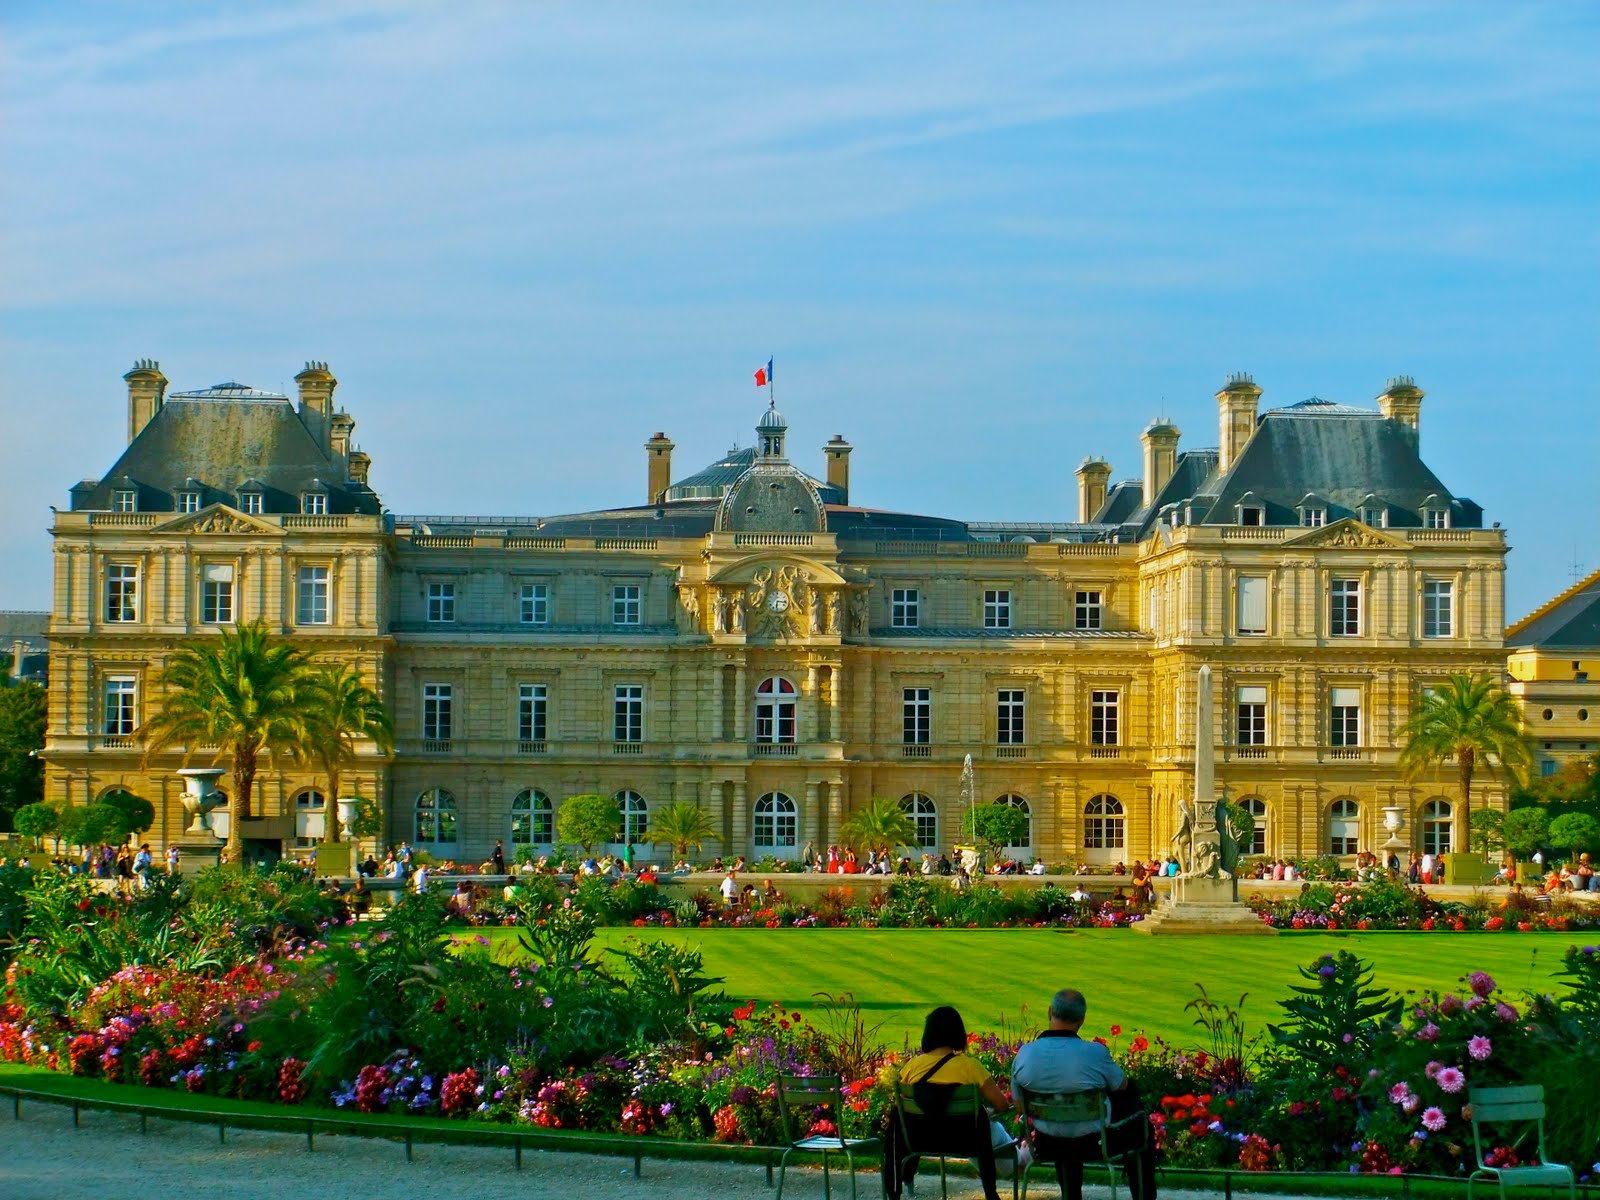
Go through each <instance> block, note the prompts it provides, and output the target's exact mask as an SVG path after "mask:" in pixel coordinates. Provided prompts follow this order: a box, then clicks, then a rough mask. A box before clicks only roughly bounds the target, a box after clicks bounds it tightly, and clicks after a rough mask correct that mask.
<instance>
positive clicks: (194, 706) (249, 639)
mask: <svg viewBox="0 0 1600 1200" xmlns="http://www.w3.org/2000/svg"><path fill="white" fill-rule="evenodd" d="M308 671H309V668H308V662H307V658H306V653H305V651H303V650H299V649H297V648H295V647H294V646H291V645H289V644H288V643H286V642H281V641H275V640H274V639H273V637H272V635H271V634H270V633H269V632H268V631H267V626H266V623H265V622H264V621H252V622H251V623H250V624H248V625H241V626H240V627H239V628H238V630H236V631H234V630H226V629H225V630H223V631H222V636H221V637H220V638H218V639H216V640H209V639H208V640H206V641H203V642H191V643H189V644H188V645H186V646H183V647H181V648H180V649H179V650H178V652H177V654H176V655H174V656H173V659H172V661H171V662H170V663H168V664H167V667H166V669H165V670H164V671H162V672H161V678H160V682H161V685H162V687H163V688H164V689H165V691H166V694H165V695H164V696H163V697H162V700H161V707H160V709H159V711H157V713H156V715H155V716H154V717H152V718H151V719H150V720H149V721H148V722H146V723H145V726H144V728H143V729H142V730H140V735H141V736H142V737H143V738H144V741H145V761H146V762H148V761H149V758H150V756H151V755H153V754H155V753H157V752H159V751H161V750H165V749H167V748H169V747H172V746H182V747H183V748H184V761H185V762H187V761H188V760H189V758H190V757H191V756H192V755H193V754H194V753H195V752H196V751H197V750H201V749H203V748H204V747H208V746H216V747H218V748H219V749H218V750H217V752H216V755H215V757H214V758H213V760H212V761H213V762H222V761H223V760H227V761H228V763H229V765H230V768H231V770H232V774H233V790H232V793H231V794H230V795H229V797H228V847H227V849H228V858H229V861H230V862H233V863H235V864H237V863H240V862H242V861H243V851H244V822H245V819H246V818H247V817H249V815H250V798H251V794H252V792H253V790H254V788H255V779H256V769H257V767H258V765H259V763H260V760H261V756H262V755H263V754H271V753H273V752H274V751H284V750H288V751H291V752H292V751H294V750H295V748H296V747H298V746H301V745H304V744H305V743H306V740H307V736H306V715H305V701H306V696H307V693H308V691H309V687H308Z"/></svg>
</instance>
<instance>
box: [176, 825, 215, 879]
mask: <svg viewBox="0 0 1600 1200" xmlns="http://www.w3.org/2000/svg"><path fill="white" fill-rule="evenodd" d="M174 844H175V845H176V846H177V847H178V874H179V875H180V876H181V877H182V878H184V879H193V878H194V877H195V876H196V875H198V874H200V872H201V871H204V870H207V869H208V868H210V867H216V866H220V865H221V863H222V851H223V849H224V847H225V845H226V843H223V842H219V841H217V839H216V838H214V837H211V836H210V835H207V836H206V837H205V838H204V839H200V838H187V839H186V838H175V839H174Z"/></svg>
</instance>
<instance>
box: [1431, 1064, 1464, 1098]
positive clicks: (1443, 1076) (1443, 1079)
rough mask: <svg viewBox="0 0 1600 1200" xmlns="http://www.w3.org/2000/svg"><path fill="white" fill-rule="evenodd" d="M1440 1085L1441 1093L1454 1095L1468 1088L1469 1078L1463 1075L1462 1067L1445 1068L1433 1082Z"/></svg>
mask: <svg viewBox="0 0 1600 1200" xmlns="http://www.w3.org/2000/svg"><path fill="white" fill-rule="evenodd" d="M1433 1081H1434V1082H1435V1083H1437V1084H1438V1085H1439V1088H1440V1090H1441V1091H1446V1092H1449V1093H1451V1094H1452V1095H1454V1094H1455V1093H1456V1092H1459V1091H1460V1090H1461V1089H1462V1088H1464V1087H1466V1086H1467V1077H1466V1076H1465V1075H1463V1074H1462V1073H1461V1068H1460V1067H1444V1068H1442V1069H1441V1070H1440V1071H1439V1074H1438V1075H1436V1076H1435V1077H1434V1080H1433Z"/></svg>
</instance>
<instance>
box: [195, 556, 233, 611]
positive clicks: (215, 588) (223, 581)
mask: <svg viewBox="0 0 1600 1200" xmlns="http://www.w3.org/2000/svg"><path fill="white" fill-rule="evenodd" d="M200 623H201V624H202V625H232V624H233V564H231V563H206V564H205V565H204V566H203V567H201V568H200Z"/></svg>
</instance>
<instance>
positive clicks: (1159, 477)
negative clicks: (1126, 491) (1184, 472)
mask: <svg viewBox="0 0 1600 1200" xmlns="http://www.w3.org/2000/svg"><path fill="white" fill-rule="evenodd" d="M1180 436H1181V431H1180V430H1179V429H1178V427H1177V426H1176V425H1174V424H1172V422H1170V421H1168V420H1166V419H1165V418H1163V419H1161V420H1157V421H1151V422H1150V425H1149V428H1147V429H1146V430H1145V431H1144V432H1143V433H1141V434H1140V435H1139V444H1140V445H1142V446H1143V447H1144V502H1145V504H1146V505H1147V506H1148V505H1151V504H1154V503H1155V502H1156V497H1157V496H1159V495H1160V494H1161V489H1162V488H1164V487H1166V486H1167V480H1169V479H1171V478H1172V472H1173V471H1174V470H1175V469H1176V467H1177V465H1178V438H1179V437H1180Z"/></svg>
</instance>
